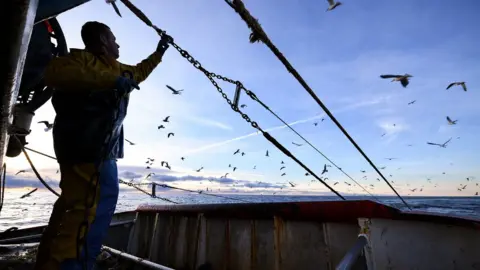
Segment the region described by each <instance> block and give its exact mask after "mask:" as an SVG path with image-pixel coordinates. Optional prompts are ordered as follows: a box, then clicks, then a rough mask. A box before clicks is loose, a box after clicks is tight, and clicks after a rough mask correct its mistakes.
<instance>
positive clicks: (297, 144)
mask: <svg viewBox="0 0 480 270" xmlns="http://www.w3.org/2000/svg"><path fill="white" fill-rule="evenodd" d="M292 144H293V145H296V146H302V145H303V144H299V143H295V142H292Z"/></svg>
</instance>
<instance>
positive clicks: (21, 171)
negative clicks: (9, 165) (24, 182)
mask: <svg viewBox="0 0 480 270" xmlns="http://www.w3.org/2000/svg"><path fill="white" fill-rule="evenodd" d="M26 172H27V171H25V170H20V171H18V172H17V173H16V174H15V175H18V174H21V173H26Z"/></svg>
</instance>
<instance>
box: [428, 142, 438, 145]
mask: <svg viewBox="0 0 480 270" xmlns="http://www.w3.org/2000/svg"><path fill="white" fill-rule="evenodd" d="M427 144H430V145H440V144H438V143H433V142H427Z"/></svg>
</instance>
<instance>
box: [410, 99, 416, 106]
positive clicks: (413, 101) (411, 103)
mask: <svg viewBox="0 0 480 270" xmlns="http://www.w3.org/2000/svg"><path fill="white" fill-rule="evenodd" d="M415 102H417V101H416V100H412V101H410V102H409V103H408V105H413V104H414V103H415Z"/></svg>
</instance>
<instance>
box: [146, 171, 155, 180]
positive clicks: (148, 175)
mask: <svg viewBox="0 0 480 270" xmlns="http://www.w3.org/2000/svg"><path fill="white" fill-rule="evenodd" d="M152 175H155V173H153V172H151V173H149V174H147V176H146V177H145V179H149V178H150V177H152Z"/></svg>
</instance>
